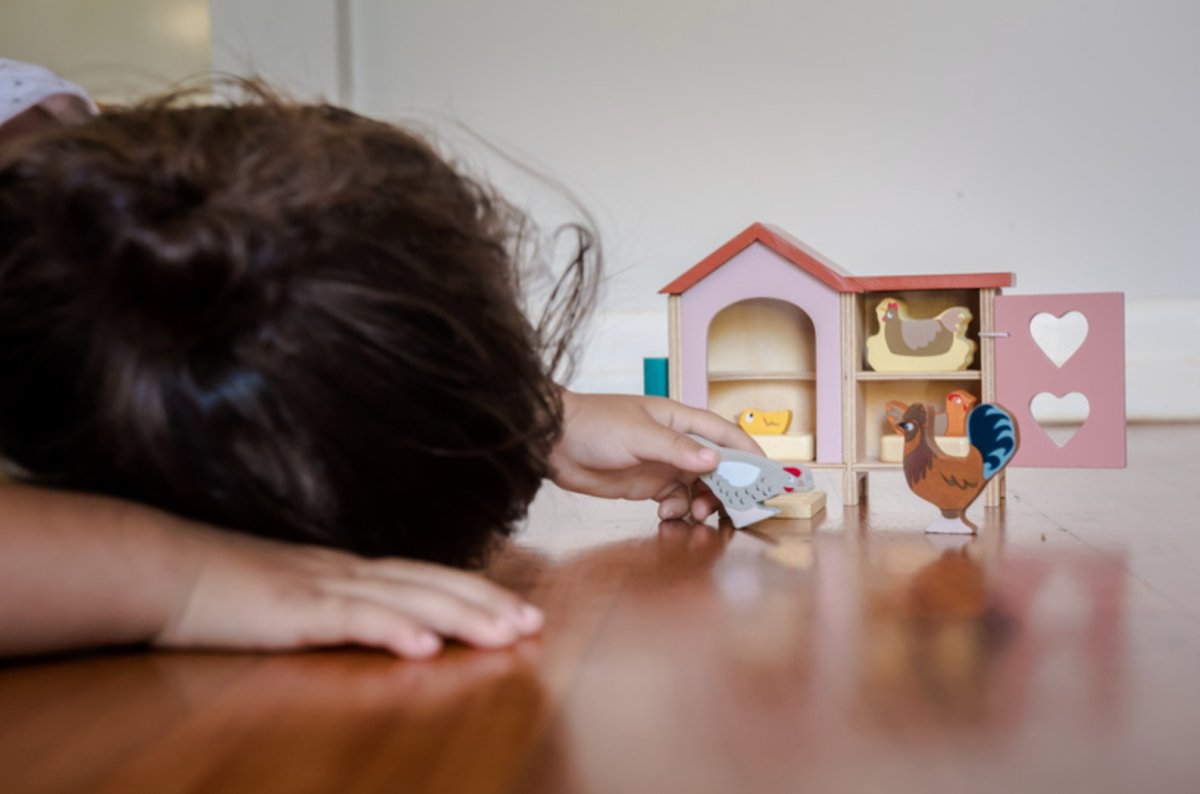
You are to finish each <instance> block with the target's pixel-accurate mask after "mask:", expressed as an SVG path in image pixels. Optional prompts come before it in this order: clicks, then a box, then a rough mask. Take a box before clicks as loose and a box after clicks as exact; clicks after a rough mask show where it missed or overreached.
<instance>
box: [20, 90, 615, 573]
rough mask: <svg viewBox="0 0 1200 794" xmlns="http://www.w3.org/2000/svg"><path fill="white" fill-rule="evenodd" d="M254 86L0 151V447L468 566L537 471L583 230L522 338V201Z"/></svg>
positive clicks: (382, 136)
mask: <svg viewBox="0 0 1200 794" xmlns="http://www.w3.org/2000/svg"><path fill="white" fill-rule="evenodd" d="M249 92H250V94H251V96H250V97H249V98H243V99H240V100H238V101H235V102H232V103H227V104H209V105H195V104H191V103H192V101H193V100H192V98H190V97H183V98H182V99H181V98H180V97H178V96H177V97H169V98H166V99H159V100H154V101H151V102H147V103H144V104H141V105H138V106H135V107H131V108H128V109H118V110H112V111H109V112H106V113H105V114H104V115H102V116H100V117H98V118H96V119H94V120H92V121H89V122H87V123H84V124H80V125H77V126H72V127H64V128H61V129H59V130H55V131H53V132H51V133H48V134H45V135H41V136H38V137H37V138H36V139H35V140H24V141H22V142H21V145H18V146H14V147H13V149H12V150H11V151H9V152H8V153H7V154H6V155H4V161H2V162H0V372H2V373H3V384H2V385H0V451H2V453H3V455H4V456H5V457H7V458H8V459H9V460H10V461H12V462H13V463H15V464H16V465H17V466H19V467H20V468H21V469H23V470H24V471H25V472H26V473H27V476H28V477H29V478H30V479H32V480H33V481H35V482H40V483H43V484H47V485H51V486H56V487H63V488H71V489H81V490H87V491H93V492H100V493H106V494H112V495H115V496H120V497H125V498H129V499H134V500H139V501H143V502H147V503H150V504H153V505H156V506H159V507H162V508H165V509H167V510H171V511H174V512H177V513H179V514H182V515H185V516H189V517H192V518H196V519H199V520H203V521H207V522H211V523H215V524H218V525H222V526H225V527H229V528H233V529H238V530H241V531H245V532H250V533H254V534H259V535H266V536H270V537H277V538H284V539H290V540H297V541H306V542H315V543H321V544H326V545H332V546H337V547H343V548H348V549H353V550H356V551H359V552H362V553H366V554H372V555H380V554H399V555H406V556H413V557H420V558H426V559H432V560H438V561H443V562H450V563H456V564H466V563H472V562H478V561H479V560H480V559H481V557H482V556H483V555H484V554H485V553H486V551H487V549H488V548H489V546H490V545H491V541H492V540H493V539H494V538H496V537H497V535H498V534H503V533H506V532H507V531H509V530H510V529H511V527H512V525H513V523H514V522H515V521H517V520H518V519H519V518H521V517H522V516H523V515H524V511H525V508H526V506H527V504H528V502H529V501H530V500H531V499H532V497H533V495H534V494H535V492H536V491H537V489H538V487H539V484H540V482H541V480H542V478H543V477H544V476H545V475H546V474H547V469H548V464H547V458H548V455H549V453H550V450H551V447H552V446H553V444H554V443H555V441H556V440H557V438H558V435H559V432H560V426H561V421H562V406H561V400H560V397H559V391H558V387H557V386H556V385H555V383H554V381H553V379H552V374H553V370H554V367H555V366H557V365H558V363H559V362H560V361H561V360H562V359H563V356H564V353H565V351H566V349H567V341H568V339H569V337H570V334H571V332H572V331H573V330H574V328H575V326H576V325H577V324H578V321H579V319H580V316H581V314H582V309H583V307H584V306H585V305H586V304H587V303H588V302H589V300H590V297H591V294H590V293H591V291H592V290H593V288H594V284H595V267H593V266H592V265H591V264H589V262H591V260H592V259H593V258H594V257H595V256H596V252H595V250H594V249H592V248H591V240H592V238H591V235H590V234H589V233H588V232H587V231H586V230H585V229H584V228H582V227H579V228H575V229H574V232H575V233H576V235H577V242H578V246H577V249H576V251H575V255H574V256H573V257H572V259H571V264H570V266H569V267H568V269H567V271H566V274H565V275H564V276H563V280H562V281H561V282H559V286H558V288H557V289H556V291H555V297H554V298H553V300H552V301H551V303H552V304H553V305H552V306H551V308H550V310H549V312H550V313H549V315H548V316H547V318H543V320H542V322H540V323H537V324H534V323H531V322H529V321H528V320H527V319H526V317H525V316H524V314H523V313H522V310H521V305H522V298H521V289H520V284H519V273H520V268H518V266H517V265H516V264H515V263H514V251H516V250H518V249H521V248H523V247H527V246H526V244H527V243H528V241H529V240H530V239H531V238H530V233H529V226H528V224H527V223H526V221H525V220H524V218H523V216H522V215H521V214H520V213H519V212H517V211H516V210H515V209H514V208H512V207H511V206H509V205H508V204H507V203H505V202H504V201H502V200H501V199H499V198H498V197H497V196H496V195H495V194H494V192H493V191H491V190H490V189H489V188H487V187H485V186H484V185H482V184H480V183H478V182H476V181H473V180H471V179H469V178H467V177H465V176H464V175H462V174H460V173H459V172H458V171H456V170H455V169H454V168H453V167H452V166H450V165H449V164H448V163H447V162H446V161H445V160H444V159H443V158H442V157H441V156H439V155H438V153H437V152H436V151H435V149H434V148H433V147H431V146H430V145H429V144H427V143H426V142H424V141H422V140H421V139H419V138H417V137H415V136H414V135H412V134H409V133H407V132H405V131H403V130H401V129H398V128H396V127H394V126H391V125H388V124H384V123H381V122H377V121H373V120H369V119H366V118H363V117H361V116H358V115H355V114H353V113H351V112H348V111H346V110H342V109H339V108H335V107H331V106H326V105H301V104H295V103H290V102H287V101H283V100H280V99H277V98H274V97H272V96H270V95H269V94H268V93H267V92H266V91H265V90H263V89H260V88H253V87H251V88H250V89H249ZM547 329H554V333H553V337H552V338H550V332H549V331H548V330H547Z"/></svg>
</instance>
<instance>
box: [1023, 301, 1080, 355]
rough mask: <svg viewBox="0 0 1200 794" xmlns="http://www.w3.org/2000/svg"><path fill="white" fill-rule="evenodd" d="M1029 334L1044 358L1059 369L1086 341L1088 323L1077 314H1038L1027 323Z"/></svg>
mask: <svg viewBox="0 0 1200 794" xmlns="http://www.w3.org/2000/svg"><path fill="white" fill-rule="evenodd" d="M1029 334H1030V335H1031V336H1032V337H1033V341H1034V342H1036V343H1037V346H1038V347H1040V348H1041V349H1042V352H1043V353H1045V354H1046V358H1048V359H1050V360H1051V361H1053V362H1054V366H1056V367H1059V368H1060V369H1061V368H1062V365H1063V364H1065V363H1067V361H1069V360H1070V358H1071V356H1073V355H1075V353H1076V352H1078V350H1079V348H1080V347H1082V346H1083V341H1084V340H1085V339H1087V335H1088V321H1087V318H1086V317H1084V316H1083V315H1082V314H1080V313H1079V312H1067V313H1066V314H1064V315H1062V316H1061V317H1055V316H1054V315H1053V314H1051V313H1050V312H1040V313H1038V314H1035V315H1034V316H1033V319H1032V320H1030V321H1029Z"/></svg>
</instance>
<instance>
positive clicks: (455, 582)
mask: <svg viewBox="0 0 1200 794" xmlns="http://www.w3.org/2000/svg"><path fill="white" fill-rule="evenodd" d="M356 575H358V576H361V577H365V578H380V579H385V580H388V581H390V582H394V583H398V584H413V585H420V586H422V587H426V588H432V589H436V590H440V591H442V592H444V593H447V594H450V595H453V596H455V597H457V598H460V599H462V600H463V601H466V602H467V603H469V604H472V605H474V606H476V607H478V608H480V609H482V610H485V611H487V612H488V613H489V614H491V615H494V616H497V617H503V618H506V619H508V620H509V621H511V622H512V623H513V625H514V626H515V627H516V628H517V630H518V631H520V632H521V633H522V634H534V633H536V632H538V631H540V630H541V628H542V623H543V621H544V618H543V616H542V612H541V610H540V609H538V608H537V607H535V606H533V605H532V604H529V603H526V602H525V601H523V600H522V599H521V598H519V597H518V596H517V595H515V594H514V593H512V592H510V591H508V590H506V589H504V588H503V587H501V586H500V585H498V584H495V583H494V582H490V581H488V580H487V579H485V578H483V577H482V576H480V575H478V574H474V573H468V572H466V571H459V570H456V569H454V568H447V567H445V566H443V565H436V564H434V563H428V562H417V561H413V560H400V559H386V558H385V559H379V560H370V561H367V562H363V563H361V564H360V565H359V566H358V568H357V570H356Z"/></svg>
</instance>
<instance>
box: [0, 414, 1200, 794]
mask: <svg viewBox="0 0 1200 794" xmlns="http://www.w3.org/2000/svg"><path fill="white" fill-rule="evenodd" d="M1129 441H1130V465H1129V468H1128V469H1126V470H1124V471H1084V470H1075V471H1039V470H1020V471H1015V472H1013V473H1011V475H1010V478H1009V500H1008V502H1007V505H1006V506H1005V507H1004V508H1002V509H1000V510H992V511H987V510H985V509H984V508H982V507H975V508H973V509H972V511H971V516H972V517H973V518H974V519H975V520H976V521H978V522H981V526H982V534H981V535H980V536H979V537H978V538H975V539H945V538H933V537H927V536H926V535H924V534H923V532H922V528H923V527H924V526H925V525H926V524H927V523H928V522H929V521H930V520H932V518H933V515H932V512H931V511H932V508H930V507H929V506H927V505H925V504H924V503H923V502H920V501H918V500H917V499H916V498H915V497H913V496H912V495H911V494H909V493H908V492H907V491H906V490H905V489H904V486H903V484H902V482H901V479H900V476H899V475H898V474H896V473H892V472H887V473H882V474H873V475H872V478H873V479H872V481H871V493H870V499H869V500H868V502H867V503H866V504H864V505H862V506H861V507H859V508H851V509H843V508H842V506H841V504H840V502H839V500H838V493H837V491H838V488H839V487H840V482H836V481H835V480H834V479H833V478H828V479H825V477H824V476H820V477H818V487H824V488H827V489H828V490H829V497H830V499H829V509H828V510H827V511H826V513H825V514H824V515H823V516H821V517H820V518H819V519H816V520H813V521H793V522H769V523H768V524H767V525H765V526H766V529H765V530H764V533H763V534H751V533H746V532H740V533H736V534H731V533H729V532H728V531H718V530H714V529H712V528H709V527H697V528H687V527H682V526H678V525H677V526H669V527H662V528H656V522H655V520H654V510H653V506H652V505H647V504H631V503H607V502H602V501H599V500H593V499H588V498H583V497H575V496H568V495H565V494H563V493H561V492H557V491H553V490H550V491H548V492H546V493H545V494H543V496H542V497H540V498H539V501H538V503H537V504H536V505H535V508H534V511H533V515H532V518H531V522H530V527H529V529H528V530H527V531H526V533H525V534H524V535H523V536H522V537H521V539H520V541H519V543H518V544H517V545H515V546H514V547H513V548H511V549H510V550H509V551H508V552H507V553H506V554H505V555H504V557H503V558H502V559H501V560H499V561H498V563H497V565H496V566H495V568H494V575H495V576H496V578H498V579H500V580H501V581H503V582H506V583H508V584H510V585H511V586H513V587H514V588H516V589H518V590H520V591H522V592H524V593H527V594H528V596H529V597H530V598H531V599H532V600H533V601H534V602H535V603H537V604H539V605H541V606H542V607H544V608H545V610H546V612H547V617H548V625H547V628H546V631H545V634H544V636H543V637H542V638H541V639H540V640H536V641H528V642H526V643H525V644H523V645H521V646H520V647H518V648H516V649H514V650H511V651H503V652H479V651H467V650H464V649H461V648H454V649H452V650H451V652H449V653H447V654H446V655H445V656H443V657H442V658H441V659H439V660H436V661H433V662H429V663H405V662H398V661H394V660H392V659H390V658H388V657H386V656H384V655H381V654H372V653H362V652H355V651H331V652H325V653H305V654H293V655H281V656H249V655H222V654H166V653H143V652H130V653H119V654H104V655H93V656H85V657H76V658H70V659H58V660H50V661H46V660H42V661H38V662H32V663H31V662H25V663H19V664H12V663H10V664H9V665H7V666H5V667H0V791H3V792H26V791H31V792H32V791H37V792H41V791H46V792H57V791H63V792H67V791H70V792H75V791H87V792H138V791H146V792H155V793H156V794H167V793H168V792H182V791H213V792H325V791H328V792H339V793H342V792H344V793H346V794H349V793H350V792H405V793H409V792H447V793H450V792H453V793H454V794H473V793H474V792H512V793H513V794H517V793H520V794H525V793H527V792H528V793H535V792H553V793H555V794H560V793H570V792H604V793H607V792H614V793H615V794H638V793H639V792H648V793H649V792H655V793H660V792H684V793H686V794H707V793H708V792H712V793H713V794H717V793H718V792H719V793H720V794H731V793H732V792H753V793H755V794H757V793H759V792H762V793H770V792H799V791H802V790H803V791H816V792H841V791H863V792H889V794H894V793H895V792H908V791H913V792H916V791H920V792H923V794H927V793H928V792H931V791H946V792H964V791H972V792H1005V794H1010V793H1011V792H1088V793H1089V794H1095V793H1096V792H1133V791H1145V792H1155V793H1156V794H1163V793H1164V792H1189V793H1194V792H1197V791H1200V749H1197V742H1198V741H1200V520H1198V518H1197V515H1198V513H1200V509H1198V508H1200V482H1198V480H1200V477H1198V475H1200V465H1197V450H1198V449H1200V427H1135V428H1131V430H1130V433H1129ZM759 526H760V527H762V526H764V525H759Z"/></svg>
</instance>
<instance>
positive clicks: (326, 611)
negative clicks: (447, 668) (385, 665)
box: [293, 596, 442, 659]
mask: <svg viewBox="0 0 1200 794" xmlns="http://www.w3.org/2000/svg"><path fill="white" fill-rule="evenodd" d="M293 620H294V621H295V623H296V624H297V625H295V626H294V630H295V631H294V635H295V636H296V637H297V638H298V641H299V643H300V645H301V646H303V647H308V646H320V645H365V646H367V647H371V648H386V649H387V650H389V651H391V652H392V653H394V654H396V655H397V656H403V657H406V658H409V659H427V658H429V657H431V656H436V655H437V653H438V652H439V651H441V649H442V640H441V638H440V637H438V636H437V635H436V634H435V633H433V632H432V631H430V630H429V629H427V628H426V627H424V626H423V625H421V623H420V622H419V621H416V620H413V619H412V618H410V617H408V616H407V615H405V614H404V613H403V612H398V611H396V610H395V609H390V608H388V607H386V606H384V605H382V604H379V603H376V602H375V601H373V600H371V599H362V598H354V597H352V596H328V597H324V598H321V599H320V600H319V601H318V602H317V604H315V605H314V606H313V607H312V608H311V609H306V610H304V611H303V612H301V613H299V614H297V615H296V616H295V618H294V619H293Z"/></svg>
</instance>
